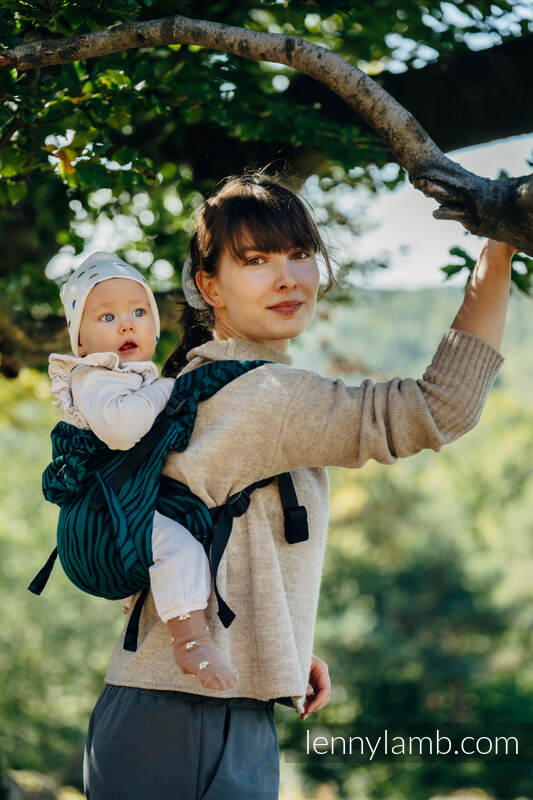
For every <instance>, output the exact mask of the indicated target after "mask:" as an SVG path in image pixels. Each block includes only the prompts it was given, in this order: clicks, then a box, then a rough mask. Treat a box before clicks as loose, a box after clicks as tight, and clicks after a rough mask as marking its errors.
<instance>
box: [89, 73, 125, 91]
mask: <svg viewBox="0 0 533 800" xmlns="http://www.w3.org/2000/svg"><path fill="white" fill-rule="evenodd" d="M95 83H96V85H97V86H103V87H104V88H106V89H125V88H129V87H130V86H131V80H130V78H128V76H127V75H125V74H124V72H123V71H122V70H120V69H106V70H105V71H104V72H100V74H99V75H97V76H96V79H95Z"/></svg>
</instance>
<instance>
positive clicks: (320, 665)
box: [300, 655, 331, 719]
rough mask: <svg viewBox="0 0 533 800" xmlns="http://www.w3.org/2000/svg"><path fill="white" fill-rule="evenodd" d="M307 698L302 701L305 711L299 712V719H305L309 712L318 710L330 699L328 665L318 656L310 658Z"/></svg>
mask: <svg viewBox="0 0 533 800" xmlns="http://www.w3.org/2000/svg"><path fill="white" fill-rule="evenodd" d="M306 696H307V700H306V701H305V703H304V708H305V712H304V713H303V714H300V718H301V719H306V718H307V717H308V716H309V714H312V713H313V712H314V711H319V710H320V709H321V708H324V706H327V704H328V703H329V701H330V699H331V680H330V677H329V672H328V665H327V664H326V662H325V661H322V659H321V658H318V656H315V655H313V657H312V658H311V669H310V671H309V684H308V686H307V692H306Z"/></svg>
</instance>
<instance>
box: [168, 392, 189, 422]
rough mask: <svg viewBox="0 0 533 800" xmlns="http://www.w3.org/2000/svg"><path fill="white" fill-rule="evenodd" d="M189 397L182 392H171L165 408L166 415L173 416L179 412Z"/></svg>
mask: <svg viewBox="0 0 533 800" xmlns="http://www.w3.org/2000/svg"><path fill="white" fill-rule="evenodd" d="M189 399H190V396H189V395H188V394H185V393H184V392H176V394H171V395H170V398H169V400H168V403H167V405H166V409H165V412H166V415H167V417H173V416H176V415H177V414H179V412H180V411H181V409H182V408H183V406H184V405H185V403H186V402H187V401H188V400H189Z"/></svg>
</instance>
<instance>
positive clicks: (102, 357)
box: [48, 353, 158, 430]
mask: <svg viewBox="0 0 533 800" xmlns="http://www.w3.org/2000/svg"><path fill="white" fill-rule="evenodd" d="M78 367H81V368H87V367H100V368H103V369H109V370H113V371H115V372H122V373H130V374H131V373H134V374H136V375H140V376H141V378H142V384H141V385H142V386H147V385H148V384H150V383H153V382H154V381H155V380H156V379H157V378H158V372H157V367H156V365H155V364H154V363H153V361H130V362H126V363H125V364H123V365H122V366H120V362H119V357H118V355H117V354H116V353H90V354H89V355H88V356H74V355H69V354H68V353H51V354H50V356H49V358H48V375H49V376H50V380H51V382H52V385H51V387H50V392H51V394H52V395H53V396H54V397H55V398H56V399H55V401H54V405H55V406H57V407H58V408H59V409H60V410H61V411H62V412H63V415H64V418H65V422H68V423H70V424H71V425H75V426H76V427H77V428H84V429H85V430H88V429H89V428H90V426H89V424H88V422H87V420H86V419H85V417H84V415H83V414H82V413H81V412H80V411H79V410H78V409H77V408H76V406H75V404H74V400H73V397H72V389H71V376H72V373H73V372H74V370H75V369H77V368H78Z"/></svg>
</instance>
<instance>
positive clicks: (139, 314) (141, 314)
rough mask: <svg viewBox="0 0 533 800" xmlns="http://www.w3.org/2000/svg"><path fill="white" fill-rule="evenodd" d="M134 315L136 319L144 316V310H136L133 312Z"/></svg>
mask: <svg viewBox="0 0 533 800" xmlns="http://www.w3.org/2000/svg"><path fill="white" fill-rule="evenodd" d="M133 314H134V316H136V317H142V316H144V308H136V309H135V311H134V312H133Z"/></svg>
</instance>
